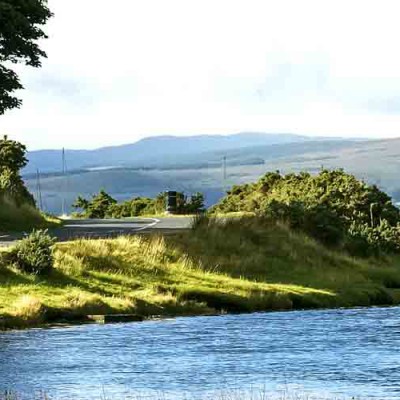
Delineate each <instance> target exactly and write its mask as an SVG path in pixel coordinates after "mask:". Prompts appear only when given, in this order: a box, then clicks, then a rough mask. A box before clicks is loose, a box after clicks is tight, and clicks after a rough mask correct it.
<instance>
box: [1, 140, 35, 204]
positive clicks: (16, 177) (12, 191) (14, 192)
mask: <svg viewBox="0 0 400 400" xmlns="http://www.w3.org/2000/svg"><path fill="white" fill-rule="evenodd" d="M27 162H28V161H27V159H26V147H25V146H24V145H23V144H21V143H19V142H16V141H14V140H10V139H8V138H7V136H4V137H3V139H0V201H1V200H2V199H3V198H4V197H7V198H8V199H9V200H12V201H13V202H15V203H16V204H17V205H22V204H29V205H34V204H35V201H34V199H33V196H32V195H31V194H30V193H29V191H28V189H27V188H26V186H25V184H24V182H23V180H22V178H21V175H20V170H21V168H23V167H25V165H26V164H27Z"/></svg>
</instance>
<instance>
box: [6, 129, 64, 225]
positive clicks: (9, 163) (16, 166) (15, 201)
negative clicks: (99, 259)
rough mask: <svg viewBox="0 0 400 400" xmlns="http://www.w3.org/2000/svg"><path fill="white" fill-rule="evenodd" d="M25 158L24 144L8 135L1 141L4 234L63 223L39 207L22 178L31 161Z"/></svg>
mask: <svg viewBox="0 0 400 400" xmlns="http://www.w3.org/2000/svg"><path fill="white" fill-rule="evenodd" d="M25 155H26V147H25V146H24V145H22V144H21V143H18V142H15V141H13V140H9V139H8V138H7V136H4V137H3V139H0V232H8V231H22V230H29V229H32V228H35V227H36V228H39V227H48V226H51V225H53V224H55V223H58V222H59V221H57V220H56V219H55V218H53V219H52V218H51V217H48V216H44V215H42V214H41V213H40V212H39V210H38V209H37V208H36V206H35V200H34V198H33V196H32V195H31V194H30V193H29V191H28V189H27V188H26V186H25V184H24V182H23V180H22V178H21V175H20V170H21V168H23V167H25V165H26V164H27V162H28V161H27V159H26V157H25Z"/></svg>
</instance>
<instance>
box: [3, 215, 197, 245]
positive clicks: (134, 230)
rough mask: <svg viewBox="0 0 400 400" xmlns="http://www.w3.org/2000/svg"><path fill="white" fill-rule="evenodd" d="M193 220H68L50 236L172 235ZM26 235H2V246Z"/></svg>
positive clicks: (63, 239) (51, 230)
mask: <svg viewBox="0 0 400 400" xmlns="http://www.w3.org/2000/svg"><path fill="white" fill-rule="evenodd" d="M191 221H192V218H190V217H177V218H173V217H170V218H159V219H155V218H130V219H122V220H121V219H91V220H66V221H65V223H64V224H63V226H61V227H59V228H54V229H50V230H49V233H50V235H52V236H54V237H56V238H57V239H58V240H59V241H67V240H72V239H78V238H107V237H115V236H119V235H133V234H139V233H142V234H145V233H151V232H159V233H162V234H170V233H174V232H179V231H181V230H185V229H188V228H189V227H190V224H191ZM24 236H25V234H24V233H21V234H9V235H2V234H0V246H8V245H11V244H13V243H15V242H16V241H18V240H19V239H21V238H22V237H24Z"/></svg>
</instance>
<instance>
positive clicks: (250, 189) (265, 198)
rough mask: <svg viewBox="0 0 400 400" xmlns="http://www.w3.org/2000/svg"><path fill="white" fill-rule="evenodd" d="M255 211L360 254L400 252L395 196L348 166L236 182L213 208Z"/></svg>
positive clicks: (399, 213)
mask: <svg viewBox="0 0 400 400" xmlns="http://www.w3.org/2000/svg"><path fill="white" fill-rule="evenodd" d="M232 211H241V212H247V211H250V212H254V213H256V214H258V215H259V216H266V217H268V218H269V219H270V220H273V221H284V222H285V223H286V224H287V225H288V226H290V227H291V228H293V229H296V230H300V231H303V232H304V233H306V234H308V235H310V236H312V237H313V238H315V239H317V240H319V241H320V242H322V243H324V244H326V245H329V246H336V247H339V248H342V247H345V248H346V249H347V250H348V251H349V252H350V253H351V254H354V255H365V256H369V255H377V254H378V255H379V254H382V253H400V211H399V209H398V208H397V207H396V206H395V205H394V204H393V202H392V200H391V198H390V197H389V196H388V195H387V194H386V193H384V192H383V191H381V190H380V189H379V188H378V187H376V186H374V185H368V184H366V183H365V182H363V181H361V180H358V179H357V178H356V177H354V176H353V175H350V174H347V173H345V172H344V171H343V170H333V171H329V170H322V171H321V172H320V173H319V174H316V175H311V174H309V173H305V172H302V173H299V174H288V175H281V174H280V173H279V172H270V173H267V174H266V175H265V176H264V177H263V178H261V179H260V180H259V181H258V182H256V183H253V184H247V185H242V186H234V187H233V188H232V190H231V191H229V192H228V193H227V196H226V197H225V198H224V199H222V200H221V202H220V203H219V204H217V205H216V206H214V207H213V209H212V212H215V213H226V212H232Z"/></svg>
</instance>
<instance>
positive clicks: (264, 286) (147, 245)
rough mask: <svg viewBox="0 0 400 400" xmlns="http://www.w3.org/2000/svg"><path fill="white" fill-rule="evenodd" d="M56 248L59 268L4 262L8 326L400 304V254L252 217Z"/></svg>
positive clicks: (0, 285) (2, 292)
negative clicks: (344, 244) (380, 255)
mask: <svg viewBox="0 0 400 400" xmlns="http://www.w3.org/2000/svg"><path fill="white" fill-rule="evenodd" d="M54 255H55V268H54V270H53V271H52V272H51V273H50V274H49V275H48V276H45V277H37V276H31V275H26V274H23V273H21V272H19V271H18V270H16V269H14V268H13V267H12V266H3V267H0V325H1V324H2V325H3V328H4V327H28V326H36V325H41V324H43V323H51V322H54V321H60V320H63V319H64V320H68V321H71V320H74V319H77V320H82V318H84V316H85V315H88V314H107V313H137V314H141V315H143V316H147V317H150V316H154V315H160V316H177V315H200V314H213V313H221V312H253V311H266V310H291V309H305V308H321V307H324V308H325V307H351V306H370V305H390V304H398V303H399V302H400V262H399V259H395V258H388V259H386V260H360V259H354V258H351V257H348V256H346V255H345V254H341V253H338V252H333V251H330V250H328V249H326V248H325V247H323V246H321V245H320V244H318V243H316V242H315V241H313V240H312V239H310V238H308V237H306V236H304V235H301V234H298V233H294V232H291V231H289V230H288V229H287V228H286V227H285V226H282V225H276V224H270V223H268V222H266V221H262V220H259V219H256V218H252V217H243V218H234V219H207V218H199V219H198V220H197V221H196V222H195V224H194V227H193V229H192V230H191V231H189V232H182V233H180V234H177V235H171V236H167V237H165V238H164V237H160V236H146V237H141V236H133V237H120V238H117V239H110V240H78V241H74V242H69V243H63V244H61V243H60V244H57V245H56V247H55V250H54ZM1 317H2V318H1ZM1 321H2V322H1Z"/></svg>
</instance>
